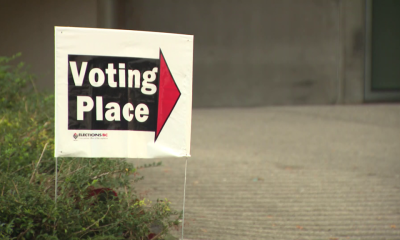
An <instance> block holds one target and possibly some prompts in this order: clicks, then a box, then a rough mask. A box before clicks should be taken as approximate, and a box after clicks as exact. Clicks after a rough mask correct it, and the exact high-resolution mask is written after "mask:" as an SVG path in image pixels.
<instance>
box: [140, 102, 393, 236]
mask: <svg viewBox="0 0 400 240" xmlns="http://www.w3.org/2000/svg"><path fill="white" fill-rule="evenodd" d="M148 162H149V161H148ZM184 165H185V161H184V159H164V160H163V166H162V167H158V168H152V169H146V170H143V171H142V173H143V175H144V176H145V180H144V181H142V182H140V183H139V184H138V186H137V189H138V190H139V191H140V192H142V193H146V194H147V196H148V197H150V198H155V197H166V198H168V199H170V200H171V201H172V202H173V206H174V207H175V208H176V209H182V195H183V180H184ZM144 191H146V192H144ZM185 212H186V214H185V220H186V224H185V239H229V240H235V239H238V240H239V239H285V240H287V239H318V240H319V239H325V240H336V239H337V240H342V239H351V240H354V239H371V240H372V239H373V240H378V239H400V105H361V106H309V107H266V108H251V109H196V110H194V112H193V127H192V158H189V161H188V171H187V187H186V208H185ZM175 235H179V233H175Z"/></svg>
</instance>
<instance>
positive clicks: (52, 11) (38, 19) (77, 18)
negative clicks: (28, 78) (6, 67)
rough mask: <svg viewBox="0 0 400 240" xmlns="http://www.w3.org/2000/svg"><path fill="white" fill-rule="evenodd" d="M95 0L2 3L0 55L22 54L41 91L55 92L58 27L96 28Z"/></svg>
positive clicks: (14, 1)
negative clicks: (56, 34) (56, 28)
mask: <svg viewBox="0 0 400 240" xmlns="http://www.w3.org/2000/svg"><path fill="white" fill-rule="evenodd" d="M96 4H97V2H96V1H95V0H85V1H81V0H68V1H61V0H57V1H55V0H40V1H24V0H1V3H0V6H1V7H0V36H1V37H0V56H10V55H13V54H15V53H17V52H22V57H21V59H22V60H23V61H24V62H26V63H27V64H29V65H30V66H31V70H32V72H33V73H35V74H36V75H37V76H38V78H37V80H36V82H37V86H38V88H39V89H49V90H51V91H53V90H54V26H80V27H96V24H97V23H96V21H97V15H96V14H97V9H96Z"/></svg>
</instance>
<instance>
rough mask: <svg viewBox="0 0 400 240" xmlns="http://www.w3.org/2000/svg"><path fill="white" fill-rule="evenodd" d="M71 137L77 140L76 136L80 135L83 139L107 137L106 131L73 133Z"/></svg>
mask: <svg viewBox="0 0 400 240" xmlns="http://www.w3.org/2000/svg"><path fill="white" fill-rule="evenodd" d="M72 137H73V138H74V139H75V140H77V138H78V137H81V138H83V139H88V138H91V139H93V138H102V139H104V138H108V133H79V134H78V133H74V135H72Z"/></svg>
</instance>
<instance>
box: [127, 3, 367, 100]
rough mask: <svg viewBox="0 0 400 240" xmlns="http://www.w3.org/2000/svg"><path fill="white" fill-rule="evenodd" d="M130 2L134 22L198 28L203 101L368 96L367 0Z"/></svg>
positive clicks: (156, 27) (198, 87)
mask: <svg viewBox="0 0 400 240" xmlns="http://www.w3.org/2000/svg"><path fill="white" fill-rule="evenodd" d="M130 3H131V13H130V14H129V16H130V19H129V20H128V25H127V27H128V28H130V29H138V30H148V31H162V32H176V33H186V34H194V35H195V53H194V89H193V91H194V101H193V104H194V106H195V107H219V106H258V105H289V104H290V105H291V104H334V103H341V102H352V103H353V102H361V101H362V99H363V95H362V93H363V89H362V77H361V75H362V73H363V69H362V68H363V66H361V65H360V59H362V58H363V56H362V55H363V52H362V49H363V46H362V44H363V32H362V28H363V18H362V16H361V15H362V13H363V11H364V9H363V1H362V0H352V1H340V0H279V1H278V0H248V1H242V0H217V1H216V0H202V1H193V0H192V1H190V0H164V1H156V0H150V1H149V0H146V1H145V0H131V1H130ZM360 80H361V81H360Z"/></svg>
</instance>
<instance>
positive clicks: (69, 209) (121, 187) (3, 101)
mask: <svg viewBox="0 0 400 240" xmlns="http://www.w3.org/2000/svg"><path fill="white" fill-rule="evenodd" d="M18 56H19V55H15V56H13V57H11V58H7V57H0V239H98V240H100V239H148V238H147V236H148V235H149V234H150V232H151V227H152V225H154V224H155V223H157V227H158V228H161V230H162V231H161V232H160V233H159V234H157V235H156V238H153V239H162V238H163V237H165V236H166V235H167V234H168V231H169V229H170V228H171V227H177V226H178V224H179V221H178V220H179V219H180V217H181V215H180V214H179V213H178V212H176V211H173V210H171V209H170V207H169V202H168V201H157V202H156V203H151V202H150V201H149V200H146V199H139V198H138V197H137V195H136V193H135V191H134V189H133V188H132V187H131V186H132V183H134V182H136V181H139V180H141V179H142V177H138V175H137V174H136V172H137V171H138V170H140V169H141V168H142V167H135V166H134V165H133V164H131V163H127V162H126V161H124V160H118V159H71V158H64V159H62V158H60V159H58V168H57V173H58V182H57V183H58V188H57V189H58V194H57V203H56V204H55V202H54V197H55V196H54V189H55V171H56V169H55V164H54V158H53V153H54V139H53V136H54V124H53V122H54V121H53V119H54V118H53V115H54V97H53V96H52V95H45V94H41V93H38V92H36V91H32V89H35V88H34V86H32V87H33V88H32V89H30V90H29V89H28V88H27V84H28V83H30V82H32V84H33V81H32V76H31V75H29V74H28V73H27V72H26V70H25V67H24V64H22V63H20V64H18V65H17V66H12V65H11V64H10V62H11V60H14V59H15V58H16V57H18ZM157 165H159V164H150V165H148V166H144V167H153V166H157ZM98 188H104V189H113V190H114V191H116V192H117V193H118V196H117V197H115V196H114V195H113V194H112V192H110V191H108V190H105V191H104V192H102V193H100V194H98V195H95V196H90V193H93V191H94V190H95V189H98Z"/></svg>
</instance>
